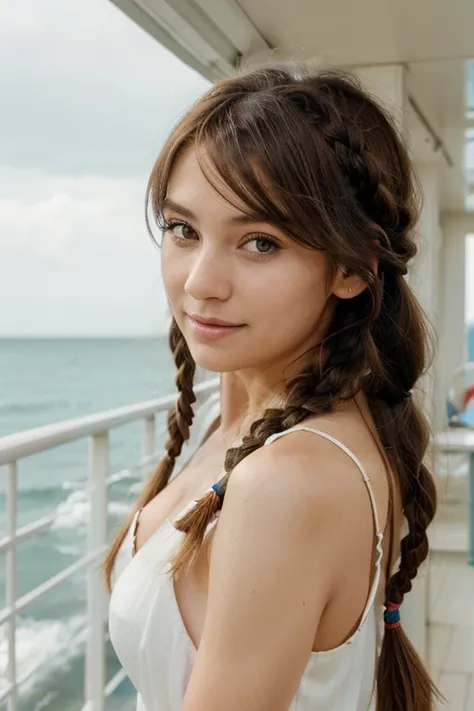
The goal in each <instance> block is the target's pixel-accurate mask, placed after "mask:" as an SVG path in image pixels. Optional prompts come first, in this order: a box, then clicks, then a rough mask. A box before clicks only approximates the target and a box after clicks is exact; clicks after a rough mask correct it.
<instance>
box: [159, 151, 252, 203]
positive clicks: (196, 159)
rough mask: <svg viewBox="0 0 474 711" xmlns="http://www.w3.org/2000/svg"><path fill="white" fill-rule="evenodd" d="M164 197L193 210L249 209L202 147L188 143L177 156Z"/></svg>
mask: <svg viewBox="0 0 474 711" xmlns="http://www.w3.org/2000/svg"><path fill="white" fill-rule="evenodd" d="M166 197H167V198H169V199H170V200H172V201H173V202H176V203H179V204H180V205H182V206H184V207H188V208H190V209H192V210H199V209H200V208H201V210H202V208H203V207H205V208H206V211H208V210H209V209H210V208H211V207H212V208H213V209H215V210H219V211H220V212H226V213H232V214H235V213H236V212H244V213H247V212H248V211H249V209H248V207H247V206H246V205H245V203H244V202H243V201H242V200H241V199H240V198H239V197H238V196H237V195H235V193H233V192H232V190H231V189H230V188H229V186H228V185H227V184H226V183H225V181H224V179H223V178H222V176H220V175H219V174H218V172H217V171H216V169H215V167H214V166H213V164H212V162H211V160H210V159H209V157H208V156H207V153H206V150H205V148H202V147H200V148H196V147H195V146H194V145H193V146H188V147H187V148H186V149H184V150H183V151H182V152H181V153H180V154H179V155H178V157H177V158H176V161H175V162H174V165H173V168H172V170H171V173H170V177H169V181H168V187H167V193H166Z"/></svg>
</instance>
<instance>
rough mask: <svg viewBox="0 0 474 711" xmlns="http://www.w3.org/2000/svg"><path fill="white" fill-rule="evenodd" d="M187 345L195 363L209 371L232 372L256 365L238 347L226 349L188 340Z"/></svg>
mask: <svg viewBox="0 0 474 711" xmlns="http://www.w3.org/2000/svg"><path fill="white" fill-rule="evenodd" d="M188 347H189V350H190V352H191V355H192V357H193V359H194V362H195V363H196V365H198V366H199V367H200V368H203V369H204V370H207V371H208V372H210V373H233V372H235V371H236V370H245V369H246V368H249V367H254V366H255V365H256V364H255V363H251V362H249V358H248V356H247V357H245V355H244V354H243V353H239V352H238V350H239V349H234V350H233V351H232V350H228V351H226V350H223V349H219V348H218V347H216V346H212V345H210V346H207V345H203V344H201V343H200V344H196V343H189V342H188Z"/></svg>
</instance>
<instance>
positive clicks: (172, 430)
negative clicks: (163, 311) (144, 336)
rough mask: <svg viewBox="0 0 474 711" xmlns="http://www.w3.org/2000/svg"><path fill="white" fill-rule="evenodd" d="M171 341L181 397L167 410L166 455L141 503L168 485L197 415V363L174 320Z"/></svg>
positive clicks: (177, 384) (149, 499) (143, 503)
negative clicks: (195, 380)
mask: <svg viewBox="0 0 474 711" xmlns="http://www.w3.org/2000/svg"><path fill="white" fill-rule="evenodd" d="M169 344H170V348H171V351H172V353H173V358H174V362H175V365H176V369H177V373H176V387H177V389H178V399H177V401H176V404H175V405H174V406H173V407H172V408H171V409H170V410H169V412H168V418H167V427H168V439H167V441H166V442H165V454H164V455H163V458H162V460H161V462H160V464H159V467H158V469H157V471H156V474H155V475H154V476H152V477H151V479H150V481H149V483H148V487H147V488H146V490H145V493H144V495H143V502H142V503H141V505H142V506H144V505H145V504H146V503H148V501H151V499H153V498H154V497H155V496H156V495H157V494H158V493H159V492H160V491H161V490H162V489H164V487H165V486H166V485H167V483H168V481H169V478H170V476H171V474H172V473H173V469H174V465H175V461H176V459H177V457H179V455H180V454H181V450H182V447H183V443H184V442H185V441H186V440H188V439H189V432H190V428H191V425H192V422H193V418H194V412H193V408H192V406H193V404H194V402H195V401H196V396H195V395H194V390H193V383H194V374H195V370H196V364H195V363H194V360H193V358H192V356H191V353H190V352H189V348H188V345H187V343H186V341H185V340H184V336H183V334H182V333H181V331H180V329H179V328H178V325H177V323H176V321H175V320H174V319H173V321H172V322H171V328H170V334H169Z"/></svg>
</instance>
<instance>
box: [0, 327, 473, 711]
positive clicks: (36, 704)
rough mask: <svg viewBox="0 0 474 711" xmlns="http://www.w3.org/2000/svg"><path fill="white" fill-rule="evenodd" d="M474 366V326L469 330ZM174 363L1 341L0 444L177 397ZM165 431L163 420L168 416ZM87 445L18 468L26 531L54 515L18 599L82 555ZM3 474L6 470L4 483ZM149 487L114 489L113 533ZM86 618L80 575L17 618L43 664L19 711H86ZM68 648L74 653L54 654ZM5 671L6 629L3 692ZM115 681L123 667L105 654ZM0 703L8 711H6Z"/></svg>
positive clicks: (22, 565)
mask: <svg viewBox="0 0 474 711" xmlns="http://www.w3.org/2000/svg"><path fill="white" fill-rule="evenodd" d="M469 344H470V357H471V359H472V360H474V350H472V349H473V348H474V326H473V327H471V328H470V329H469ZM173 379H174V366H173V363H172V360H171V356H170V354H169V351H168V346H167V342H166V339H165V338H149V339H147V338H134V339H65V340H58V339H25V340H13V339H6V340H2V339H0V437H1V436H4V435H7V434H10V433H13V432H18V431H21V430H26V429H30V428H33V427H38V426H40V425H44V424H48V423H52V422H58V421H60V420H64V419H68V418H73V417H78V416H80V415H86V414H91V413H94V412H98V411H100V410H106V409H109V408H112V407H119V406H121V405H127V404H132V403H136V402H140V401H142V400H148V399H150V398H154V397H160V396H162V395H166V394H169V393H171V392H173V389H174V383H173ZM162 426H163V427H164V417H163V419H162ZM140 454H141V426H140V424H131V425H127V426H125V427H121V428H118V429H117V430H113V431H112V432H111V436H110V471H111V472H117V471H121V470H123V469H126V468H128V467H130V466H133V465H134V464H136V463H137V462H138V460H139V458H140ZM87 468H88V440H87V439H81V440H78V441H76V442H72V443H71V444H68V445H63V446H61V447H57V448H54V449H51V450H49V451H46V452H44V453H41V454H38V455H35V456H32V457H28V458H26V459H24V460H22V461H21V462H20V465H19V497H18V519H19V525H20V526H22V525H24V524H26V523H28V522H31V521H34V520H35V519H37V518H40V517H41V516H45V515H47V514H50V513H52V512H56V513H57V514H58V518H57V520H56V522H55V524H54V526H53V527H52V529H50V530H48V531H47V532H45V533H43V534H40V535H39V536H37V537H35V538H34V539H31V540H29V541H27V542H26V543H24V544H22V545H20V546H19V548H18V578H17V588H18V595H23V594H25V593H27V592H28V591H29V590H31V589H33V588H35V587H36V586H37V585H40V584H41V583H42V582H43V581H45V580H46V579H47V578H49V577H50V576H51V575H54V574H56V573H58V572H59V571H60V570H62V569H63V568H65V567H67V566H68V565H70V564H71V563H73V562H74V561H75V560H76V559H78V558H79V557H80V556H81V555H83V554H84V552H85V550H86V530H87V529H86V522H87V517H88V514H89V509H88V503H87V497H86V494H85V493H84V491H83V489H84V486H85V485H86V482H87V471H88V469H87ZM4 474H5V472H4V471H2V469H1V468H0V480H1V481H3V480H4ZM140 488H141V479H140V475H139V473H138V472H135V475H134V476H133V477H132V478H131V479H126V480H124V481H122V482H120V483H117V484H114V485H113V486H112V487H111V488H110V490H109V502H110V503H109V517H108V518H109V520H108V527H109V531H110V532H111V533H112V531H113V530H114V529H116V527H117V526H118V525H119V524H120V522H121V520H122V519H124V518H125V516H126V515H127V513H128V511H129V508H130V506H131V504H132V502H133V500H134V499H135V498H136V496H137V493H138V491H139V489H140ZM4 532H5V498H4V489H3V484H2V485H1V486H0V536H2V535H4ZM4 604H5V565H4V556H0V609H1V608H2V607H3V606H4ZM85 615H86V589H85V576H84V574H83V572H82V573H78V575H77V576H75V577H73V578H71V579H69V580H68V581H67V583H64V584H63V585H61V586H59V587H58V588H56V589H55V590H54V591H52V592H51V593H48V594H47V595H46V596H45V597H42V598H40V600H39V601H37V602H36V603H35V604H34V605H32V606H31V607H29V608H27V609H26V610H25V612H24V614H22V615H21V616H20V617H19V620H18V632H17V664H18V673H19V675H21V674H23V673H26V672H28V670H29V669H31V668H33V667H35V666H36V665H38V664H39V663H40V662H42V661H44V662H45V664H44V665H43V666H42V667H41V668H40V669H39V671H38V673H35V674H34V675H33V677H32V678H31V679H30V680H29V681H28V682H26V684H25V685H24V686H23V687H22V689H21V692H22V693H21V697H20V699H21V702H20V708H21V711H42V710H43V709H48V710H49V711H80V709H81V708H82V703H83V698H84V697H83V688H84V657H83V649H84V646H83V645H81V644H79V643H78V641H77V637H78V631H79V630H80V629H81V628H82V626H83V624H84V621H85ZM63 646H66V652H63V653H61V654H60V655H59V656H57V657H56V656H55V652H56V651H57V650H59V649H60V648H62V647H63ZM6 664H7V647H6V640H5V637H4V629H3V628H0V688H1V683H2V682H1V678H2V674H4V672H5V668H6ZM107 667H108V678H109V679H110V678H111V677H112V676H113V674H114V673H115V671H117V670H118V669H119V665H118V662H117V659H116V658H115V655H114V653H113V650H112V649H111V647H110V645H109V646H108V648H107ZM133 694H134V691H133V689H132V687H131V685H130V684H129V683H128V682H127V683H124V684H122V685H121V687H119V689H118V690H117V692H115V694H114V695H113V697H111V699H110V700H109V701H108V703H107V707H106V708H107V711H122V709H123V704H124V702H125V701H126V698H125V697H131V696H132V695H133ZM3 708H4V707H2V705H1V704H0V711H3Z"/></svg>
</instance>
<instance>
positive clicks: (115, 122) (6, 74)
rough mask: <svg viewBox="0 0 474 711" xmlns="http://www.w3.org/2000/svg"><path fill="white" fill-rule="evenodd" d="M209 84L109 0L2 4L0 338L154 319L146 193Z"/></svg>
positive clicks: (157, 302)
mask: <svg viewBox="0 0 474 711" xmlns="http://www.w3.org/2000/svg"><path fill="white" fill-rule="evenodd" d="M207 85H208V84H207V81H206V80H204V79H203V78H202V77H201V76H199V75H198V74H196V73H195V72H194V71H192V70H191V69H189V68H188V67H186V66H185V65H184V64H182V62H180V61H179V60H178V59H176V58H175V57H174V56H173V55H172V54H170V53H169V52H168V51H167V50H166V49H164V48H163V47H161V46H160V45H159V44H158V43H157V42H156V41H154V40H153V39H151V38H150V37H149V36H148V35H147V34H145V33H144V32H143V31H142V30H141V29H139V28H138V27H136V26H135V25H134V24H133V23H132V22H131V21H130V20H129V19H128V18H127V17H125V15H123V14H122V13H121V12H120V11H119V10H118V9H117V8H116V7H115V6H114V5H112V3H110V2H109V1H108V0H80V2H77V0H20V1H19V0H3V2H1V3H0V96H1V110H0V274H1V278H0V303H1V308H0V335H18V334H23V335H35V334H61V335H63V334H64V335H70V334H97V335H101V334H122V333H123V334H134V335H135V334H141V333H155V332H157V331H159V330H163V328H164V327H165V323H166V322H167V316H166V305H165V299H164V297H163V293H162V289H161V280H160V275H159V252H158V250H157V248H156V247H153V245H152V244H151V242H150V240H149V238H148V236H147V234H146V231H145V227H144V218H143V214H144V208H143V196H144V190H145V185H146V181H147V178H148V175H149V173H150V170H151V167H152V165H153V162H154V160H155V158H156V156H157V154H158V152H159V150H160V147H161V145H162V143H163V140H164V138H165V136H166V134H167V133H168V132H169V130H170V128H171V126H172V125H173V123H174V122H175V121H176V119H177V118H178V117H179V116H180V114H181V113H182V112H183V111H184V110H185V109H186V107H187V106H189V104H190V103H191V102H192V101H193V100H194V99H195V98H196V97H197V96H198V95H199V94H200V93H202V92H203V91H204V90H205V88H206V86H207Z"/></svg>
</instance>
